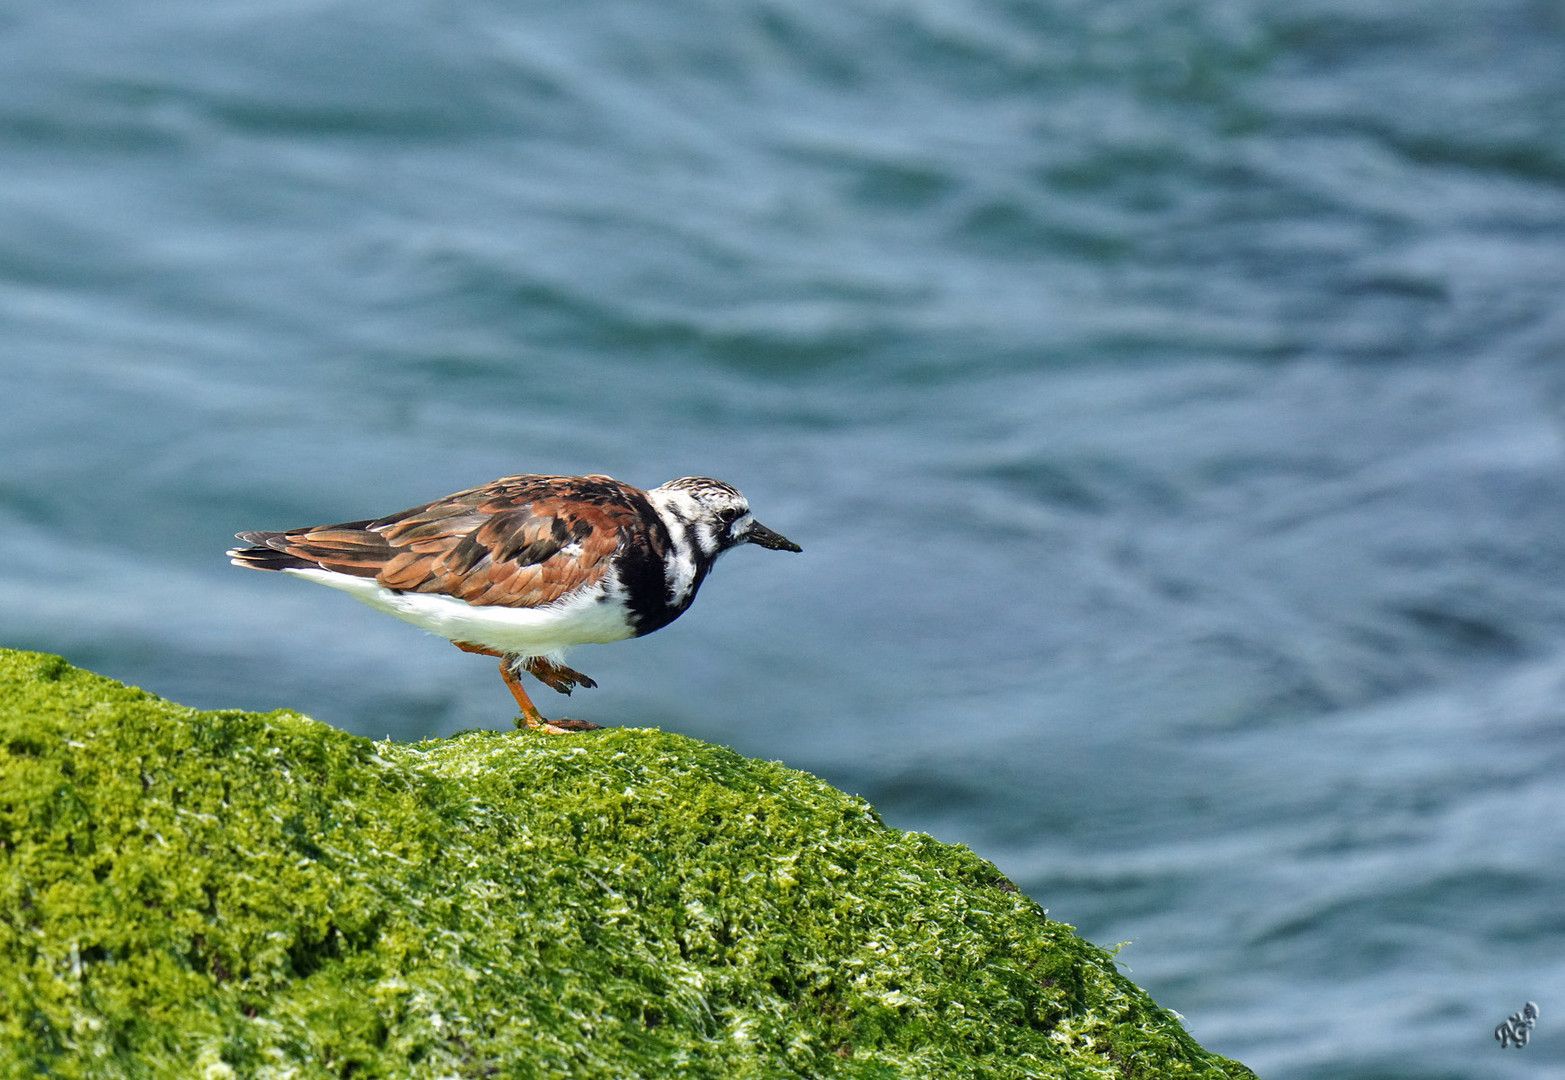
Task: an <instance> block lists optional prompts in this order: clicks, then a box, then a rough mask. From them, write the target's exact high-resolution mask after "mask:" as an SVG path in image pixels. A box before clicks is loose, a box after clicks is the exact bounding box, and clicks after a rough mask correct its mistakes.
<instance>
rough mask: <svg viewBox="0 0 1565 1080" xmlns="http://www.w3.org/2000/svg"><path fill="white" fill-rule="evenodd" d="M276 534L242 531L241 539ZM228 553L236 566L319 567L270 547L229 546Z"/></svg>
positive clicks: (258, 567) (275, 567)
mask: <svg viewBox="0 0 1565 1080" xmlns="http://www.w3.org/2000/svg"><path fill="white" fill-rule="evenodd" d="M275 535H276V534H275V533H240V534H239V539H241V540H253V539H259V538H262V537H266V536H275ZM227 554H228V558H229V561H230V562H232V563H233V564H234V565H235V566H248V567H250V568H251V569H254V570H303V569H309V568H312V567H313V568H315V569H319V566H318V565H317V564H315V563H312V562H310V561H309V560H307V559H301V558H299V557H298V556H297V555H290V554H288V553H287V552H286V551H277V550H275V549H273V548H269V547H247V548H229V549H228V553H227Z"/></svg>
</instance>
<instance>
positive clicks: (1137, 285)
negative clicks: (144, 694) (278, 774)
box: [0, 0, 1565, 1080]
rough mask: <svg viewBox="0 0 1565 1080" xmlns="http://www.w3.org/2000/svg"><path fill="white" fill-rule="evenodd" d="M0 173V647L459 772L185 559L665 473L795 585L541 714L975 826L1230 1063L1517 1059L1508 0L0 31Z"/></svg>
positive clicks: (425, 646)
mask: <svg viewBox="0 0 1565 1080" xmlns="http://www.w3.org/2000/svg"><path fill="white" fill-rule="evenodd" d="M0 180H3V182H0V641H3V642H4V643H5V644H7V645H13V646H20V647H27V648H37V649H45V650H49V651H54V652H60V653H63V654H65V655H66V656H67V657H68V658H70V659H71V660H72V661H73V662H76V663H78V664H82V665H85V666H88V667H92V668H95V669H97V670H99V671H102V672H104V673H106V674H109V675H112V676H114V677H116V678H120V679H124V680H126V681H128V682H132V683H136V684H138V685H141V686H144V687H146V688H148V689H150V690H153V691H155V692H157V693H159V694H162V695H164V696H166V697H170V698H173V699H175V700H179V701H183V702H185V703H188V704H191V705H195V706H201V707H219V706H221V707H242V708H250V709H270V708H278V707H284V706H286V707H293V708H298V709H302V710H304V711H306V712H308V713H310V714H311V715H313V716H316V717H318V718H320V719H322V720H325V721H327V722H330V723H333V724H336V725H339V726H341V727H344V728H347V729H350V730H353V731H357V732H360V733H363V734H368V735H374V736H376V737H380V736H384V735H387V734H390V735H392V736H395V737H398V738H413V737H419V736H422V735H426V734H430V733H436V734H446V733H450V732H454V731H457V730H460V729H463V728H468V727H475V726H486V727H504V726H506V725H508V724H509V722H510V717H511V715H512V710H511V708H510V704H511V703H510V698H509V696H508V695H507V694H506V692H505V689H504V687H503V686H502V685H501V683H500V680H499V679H498V678H496V677H495V676H494V674H493V670H492V663H490V662H488V661H483V660H481V659H480V658H475V657H469V656H465V655H462V654H460V653H458V652H457V651H456V650H454V649H452V648H450V646H448V645H445V644H444V643H442V642H439V641H438V640H436V639H433V638H429V637H425V636H421V635H420V634H418V633H417V632H416V631H415V630H413V629H411V628H409V627H407V626H404V625H402V624H400V623H397V622H395V621H394V620H389V619H385V618H383V617H381V616H378V615H376V614H374V613H373V612H371V611H369V610H368V609H367V608H361V607H360V606H358V605H356V604H354V603H352V602H351V601H350V600H348V599H347V598H346V597H343V596H340V595H338V594H335V593H332V592H329V591H327V590H324V589H316V588H312V587H310V586H308V585H306V584H304V583H301V582H296V581H291V580H282V581H280V580H277V579H276V578H274V577H271V576H263V575H260V574H253V573H245V572H242V571H240V570H238V569H235V568H233V567H231V566H229V565H228V563H227V561H226V560H225V559H224V558H223V556H222V551H223V549H224V548H225V547H226V546H227V544H228V540H229V537H230V535H231V534H232V533H233V532H235V531H236V530H239V529H252V528H279V527H284V526H293V525H301V524H312V523H318V522H324V521H330V520H344V519H351V518H358V517H366V516H372V515H375V514H379V513H385V512H389V511H391V510H395V509H399V508H402V507H405V506H410V505H413V504H415V503H419V502H423V501H426V500H428V499H430V498H433V497H435V496H437V495H441V494H444V493H446V492H449V491H453V490H456V489H458V488H462V487H467V486H470V485H472V484H474V483H478V482H481V481H483V480H487V479H490V478H492V477H495V476H499V475H503V474H507V473H514V472H523V471H550V472H555V471H557V472H577V471H596V472H606V473H610V474H612V475H615V476H618V477H621V478H622V479H626V480H629V481H632V482H635V483H639V484H643V485H652V484H656V483H659V482H661V481H663V480H666V479H669V478H670V477H673V476H679V475H684V474H689V473H708V474H712V475H716V476H719V477H722V478H724V479H726V480H728V481H730V482H732V483H734V484H736V485H738V486H740V487H742V488H743V489H744V490H745V491H746V493H747V494H749V495H750V497H751V500H752V502H753V503H754V505H755V507H756V511H757V515H758V516H759V517H760V519H761V520H762V521H765V522H766V523H767V524H769V525H771V526H773V527H774V528H776V529H778V530H780V531H782V532H784V533H786V534H787V535H788V536H790V537H792V538H793V539H795V540H797V541H799V542H800V543H801V544H803V545H804V548H805V553H804V554H803V555H801V556H786V555H778V554H774V553H771V552H765V551H760V550H743V551H740V552H737V553H735V554H734V555H731V556H729V557H728V558H727V559H725V561H724V563H723V565H722V566H721V567H720V569H719V571H718V572H717V573H716V574H715V575H714V577H713V578H712V580H710V581H709V582H708V584H707V586H706V588H705V590H704V591H703V593H702V595H701V597H700V600H699V601H698V602H697V604H696V606H695V608H694V610H693V611H692V613H691V614H690V615H689V616H687V617H686V618H685V619H683V620H681V621H680V622H678V623H676V624H675V625H674V626H672V627H670V628H669V629H668V630H666V631H663V632H661V633H659V634H657V635H654V636H653V637H650V638H647V639H644V640H640V641H636V642H630V643H625V644H620V645H615V646H612V647H608V648H603V647H589V648H584V649H582V650H580V651H579V652H577V653H574V654H573V655H572V663H573V664H574V665H576V666H579V667H581V668H582V669H583V670H585V671H587V672H589V673H590V674H592V675H593V676H594V677H596V678H597V679H598V681H599V682H600V683H601V684H602V686H601V688H600V689H598V690H593V691H588V692H585V693H582V694H579V695H578V696H577V697H575V698H574V699H573V700H572V701H571V702H570V706H571V708H570V714H571V715H576V716H581V717H584V718H588V719H596V720H599V721H602V722H607V723H635V724H656V725H660V726H663V727H666V728H670V729H673V730H678V731H683V732H687V733H690V734H692V735H697V736H700V737H702V738H707V739H713V740H718V741H722V742H726V743H729V744H731V745H734V746H736V747H738V748H739V749H740V750H742V751H744V752H745V753H749V754H753V755H759V756H763V757H768V758H777V759H781V760H783V761H786V762H788V763H789V764H792V765H796V766H798V767H800V768H806V769H810V770H813V771H816V772H818V773H820V774H821V775H824V776H826V777H827V778H829V779H831V780H832V781H833V782H835V783H837V784H838V785H840V786H842V787H845V788H847V789H849V790H852V791H856V792H859V793H861V794H863V795H865V796H866V797H868V798H870V799H871V800H873V801H874V802H875V803H876V804H877V805H879V806H880V807H881V808H882V810H883V811H884V813H885V814H886V816H887V818H888V820H890V821H891V822H892V823H894V824H897V825H899V826H902V827H905V828H917V829H924V830H928V831H930V832H933V833H934V834H935V835H937V836H939V837H941V838H943V839H946V840H951V841H957V842H961V843H965V844H968V845H970V846H972V847H973V848H974V849H975V850H977V851H978V852H979V853H980V854H982V855H984V856H986V857H988V858H990V859H992V860H994V861H995V862H997V863H998V864H999V866H1000V867H1001V868H1002V869H1003V870H1004V871H1005V872H1006V873H1008V874H1010V875H1011V876H1012V877H1013V878H1014V879H1015V880H1016V881H1017V882H1018V883H1019V884H1020V885H1022V886H1023V888H1025V889H1026V890H1027V891H1028V892H1029V893H1030V894H1031V895H1032V896H1033V897H1035V898H1036V899H1037V900H1038V901H1039V902H1040V903H1042V904H1043V905H1044V906H1045V907H1047V908H1049V909H1050V911H1051V913H1052V914H1053V915H1054V916H1055V917H1056V918H1060V919H1064V920H1066V921H1068V922H1071V923H1073V924H1075V925H1076V926H1077V927H1079V928H1080V929H1081V931H1082V932H1083V933H1084V934H1086V935H1087V936H1088V937H1090V938H1092V939H1094V940H1096V941H1098V942H1101V943H1103V944H1110V945H1111V944H1113V943H1115V942H1121V941H1123V942H1128V944H1127V945H1126V946H1125V947H1124V949H1123V950H1122V951H1121V954H1120V956H1121V959H1122V960H1123V962H1124V963H1125V965H1126V966H1127V967H1128V968H1129V969H1130V973H1131V975H1132V977H1133V978H1135V979H1136V980H1137V981H1138V982H1140V983H1141V984H1142V985H1144V986H1146V987H1147V988H1148V989H1149V990H1151V992H1152V993H1153V994H1154V995H1155V996H1156V997H1157V998H1158V1000H1159V1001H1160V1002H1162V1003H1163V1004H1165V1005H1167V1006H1169V1007H1170V1008H1173V1009H1176V1010H1178V1011H1179V1012H1180V1013H1181V1014H1183V1015H1184V1017H1185V1018H1186V1022H1187V1024H1188V1025H1189V1027H1190V1030H1191V1031H1192V1032H1193V1033H1194V1034H1195V1036H1196V1037H1197V1038H1198V1039H1199V1040H1200V1041H1201V1042H1203V1043H1204V1044H1205V1045H1206V1046H1208V1047H1210V1048H1212V1049H1214V1050H1217V1051H1219V1052H1222V1053H1225V1054H1229V1055H1232V1056H1234V1057H1237V1058H1239V1059H1241V1060H1243V1061H1245V1062H1246V1063H1247V1064H1249V1065H1250V1066H1251V1067H1253V1068H1254V1069H1255V1070H1256V1071H1257V1072H1259V1073H1260V1074H1261V1075H1263V1076H1265V1077H1268V1078H1269V1080H1306V1078H1309V1080H1315V1078H1319V1080H1326V1078H1332V1080H1337V1078H1349V1080H1351V1078H1358V1080H1370V1078H1372V1077H1373V1078H1376V1080H1388V1078H1413V1077H1419V1078H1426V1077H1427V1078H1445V1077H1478V1078H1511V1077H1515V1078H1518V1080H1520V1078H1524V1077H1525V1078H1532V1077H1541V1076H1544V1075H1553V1074H1555V1073H1557V1072H1560V1071H1561V1070H1565V1049H1562V1048H1565V1035H1561V1034H1560V1033H1561V1032H1565V954H1562V946H1565V922H1562V919H1561V916H1560V910H1561V906H1562V905H1561V901H1562V898H1565V842H1562V839H1565V828H1562V826H1561V822H1562V821H1565V783H1562V780H1561V767H1562V765H1565V724H1562V719H1565V438H1562V430H1565V429H1562V410H1565V367H1562V359H1565V357H1562V352H1565V314H1562V311H1565V303H1562V299H1561V298H1562V297H1565V8H1562V7H1561V6H1560V5H1559V4H1557V3H1554V2H1552V0H1483V2H1481V3H1480V2H1478V0H1455V2H1452V0H1441V2H1436V0H1398V2H1391V0H1380V2H1377V0H1353V2H1348V0H1300V2H1296V3H1290V4H1286V5H1283V4H1268V3H1263V2H1261V0H1228V2H1224V0H1206V2H1196V0H1093V2H1086V0H1036V2H1002V0H797V2H794V3H789V4H778V3H772V2H769V0H739V2H725V3H715V2H703V0H666V2H664V3H660V4H648V3H634V2H630V0H623V2H621V0H584V2H582V3H576V4H568V5H557V4H555V5H545V4H537V5H532V4H507V3H498V2H491V0H446V2H437V0H426V2H414V0H389V2H386V3H380V4H373V5H370V4H347V3H338V2H328V0H297V2H292V3H277V2H275V0H268V2H266V3H260V2H242V0H219V2H215V3H214V2H211V0H204V2H201V3H196V2H193V0H141V2H139V3H136V4H132V5H126V4H117V3H110V2H107V0H72V2H70V3H60V2H55V0H51V2H47V3H46V2H44V0H21V2H19V3H17V4H13V5H11V6H10V7H9V8H8V9H7V11H6V12H5V13H3V14H0ZM545 693H546V692H545ZM549 697H550V698H553V695H552V694H551V695H549ZM539 700H540V704H542V705H544V707H545V710H546V711H551V710H552V711H556V712H557V711H558V709H559V705H560V704H561V701H560V699H554V700H551V701H547V702H546V701H544V700H543V699H542V698H540V699H539ZM1528 999H1531V1000H1534V1001H1537V1002H1538V1003H1539V1005H1540V1008H1541V1014H1542V1015H1541V1017H1540V1020H1539V1026H1538V1028H1537V1029H1536V1031H1535V1033H1534V1036H1533V1039H1532V1042H1531V1044H1530V1045H1529V1046H1527V1047H1526V1048H1525V1049H1523V1050H1514V1049H1511V1050H1501V1049H1500V1048H1499V1046H1498V1044H1497V1043H1495V1041H1494V1040H1493V1037H1492V1033H1493V1030H1494V1027H1495V1025H1496V1024H1498V1023H1499V1022H1501V1021H1502V1020H1503V1019H1504V1018H1505V1017H1506V1016H1507V1015H1508V1014H1510V1013H1512V1012H1514V1011H1516V1010H1518V1009H1520V1008H1521V1007H1522V1005H1523V1003H1524V1002H1525V1001H1527V1000H1528Z"/></svg>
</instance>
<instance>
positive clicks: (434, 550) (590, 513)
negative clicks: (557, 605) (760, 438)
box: [234, 475, 669, 607]
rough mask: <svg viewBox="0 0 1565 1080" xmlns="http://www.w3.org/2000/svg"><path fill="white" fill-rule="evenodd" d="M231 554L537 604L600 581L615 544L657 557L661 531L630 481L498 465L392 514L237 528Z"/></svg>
mask: <svg viewBox="0 0 1565 1080" xmlns="http://www.w3.org/2000/svg"><path fill="white" fill-rule="evenodd" d="M239 539H241V540H244V541H246V542H248V543H251V544H253V545H255V546H254V547H249V548H243V549H241V550H239V551H236V552H234V558H235V559H236V560H237V561H242V562H244V563H245V564H246V565H249V566H254V567H257V568H259V569H263V570H286V569H298V568H305V567H317V568H320V569H323V570H335V571H337V572H339V573H343V574H354V575H356V576H359V577H372V578H374V579H375V580H376V581H377V582H378V583H379V584H381V585H383V586H385V587H386V588H388V589H397V590H401V591H404V592H431V593H445V594H447V595H450V596H455V597H458V598H460V599H462V600H466V601H467V602H468V603H470V604H499V605H504V606H508V607H536V606H538V605H541V604H548V603H552V602H554V601H556V600H559V599H560V598H562V597H564V596H566V595H567V594H569V593H571V592H573V591H575V590H576V589H579V588H582V587H584V586H587V585H590V584H592V583H593V582H595V581H597V580H599V579H600V578H601V577H602V576H603V574H604V573H605V572H606V571H607V569H608V561H609V559H610V558H611V557H612V556H613V555H614V553H615V552H616V551H618V550H620V549H621V548H622V547H623V546H624V545H626V544H629V543H637V544H642V545H645V546H646V549H647V551H648V552H649V553H655V556H656V558H657V559H659V560H661V558H662V556H663V554H664V552H666V551H667V549H668V545H669V540H668V536H667V533H666V532H665V530H664V529H663V527H662V524H661V522H660V521H659V520H658V517H657V515H656V514H655V513H654V512H653V510H652V508H651V505H650V504H649V503H648V502H647V498H646V495H645V494H643V493H642V492H641V491H640V490H639V489H637V488H633V487H631V486H630V485H629V484H623V483H621V482H619V481H618V480H613V479H611V478H609V477H607V476H533V475H526V476H507V477H504V478H502V479H500V480H495V481H493V482H491V483H488V484H484V485H483V486H481V487H476V488H471V489H469V490H467V491H459V492H457V493H456V494H454V495H448V496H446V497H445V498H443V499H436V500H435V501H434V502H431V503H425V504H424V505H423V506H415V507H413V508H412V509H409V510H404V511H402V512H401V513H397V514H391V515H388V516H386V517H382V518H376V519H373V520H366V521H351V522H345V523H343V524H338V525H321V526H316V527H314V528H304V529H289V530H287V531H285V532H257V533H240V534H239Z"/></svg>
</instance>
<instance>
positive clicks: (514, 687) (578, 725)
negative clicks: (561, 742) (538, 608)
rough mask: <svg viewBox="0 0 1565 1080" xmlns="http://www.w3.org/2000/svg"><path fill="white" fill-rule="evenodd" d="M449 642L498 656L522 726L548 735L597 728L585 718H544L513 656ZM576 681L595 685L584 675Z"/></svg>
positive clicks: (467, 649) (476, 651) (468, 644)
mask: <svg viewBox="0 0 1565 1080" xmlns="http://www.w3.org/2000/svg"><path fill="white" fill-rule="evenodd" d="M451 644H453V645H455V646H456V647H457V648H459V649H461V650H462V651H463V652H470V653H478V654H479V655H481V656H498V657H499V658H500V678H502V679H504V680H505V686H506V689H507V690H509V691H511V696H512V697H514V698H515V699H516V704H517V705H518V706H520V707H521V710H522V726H524V727H530V728H532V729H534V730H536V731H542V732H545V733H547V734H549V735H564V734H566V733H567V732H570V731H596V730H597V729H598V728H599V726H600V725H598V724H593V723H589V722H588V721H586V720H561V721H560V722H559V723H558V724H551V723H550V722H549V721H547V720H545V719H544V718H543V714H542V713H541V712H539V711H538V706H536V705H534V704H533V699H532V698H530V697H528V696H527V689H526V688H525V687H524V686H522V677H521V676H520V675H518V674H517V673H516V668H515V666H514V664H515V660H516V658H515V657H514V656H507V655H505V654H504V653H498V652H495V651H494V650H493V649H488V648H485V647H484V646H482V645H473V644H470V643H469V642H466V641H453V642H452V643H451ZM545 663H547V661H545ZM528 670H529V671H532V670H533V669H532V666H531V663H529V665H528ZM564 670H565V671H570V668H565V669H564ZM571 674H572V675H575V674H577V673H576V672H571ZM577 681H579V682H581V684H582V685H583V686H592V685H595V684H594V683H593V682H592V680H590V679H587V678H586V676H582V677H581V679H579V680H577ZM550 685H551V686H553V685H554V683H553V682H551V683H550ZM555 689H557V690H558V689H559V687H558V686H555ZM564 693H570V691H569V690H566V691H564Z"/></svg>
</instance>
